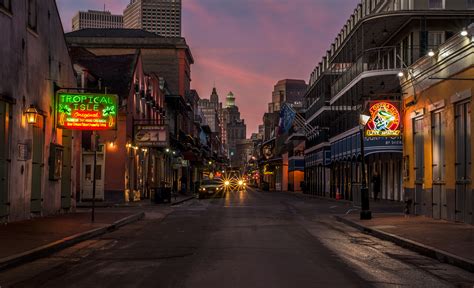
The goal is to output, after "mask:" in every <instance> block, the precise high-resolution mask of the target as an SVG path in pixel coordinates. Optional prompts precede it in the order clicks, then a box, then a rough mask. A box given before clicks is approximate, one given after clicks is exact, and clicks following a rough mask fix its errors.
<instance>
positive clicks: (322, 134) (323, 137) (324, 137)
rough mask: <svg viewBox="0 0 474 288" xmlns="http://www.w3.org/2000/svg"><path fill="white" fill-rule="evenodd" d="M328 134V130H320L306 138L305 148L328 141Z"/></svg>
mask: <svg viewBox="0 0 474 288" xmlns="http://www.w3.org/2000/svg"><path fill="white" fill-rule="evenodd" d="M329 136H330V134H329V130H327V129H323V130H320V131H319V133H318V134H317V135H313V136H311V137H309V138H308V139H307V140H306V148H310V147H312V146H315V145H318V144H320V143H323V142H329Z"/></svg>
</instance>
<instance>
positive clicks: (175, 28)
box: [123, 0, 181, 37]
mask: <svg viewBox="0 0 474 288" xmlns="http://www.w3.org/2000/svg"><path fill="white" fill-rule="evenodd" d="M123 16H124V28H130V29H143V30H146V31H149V32H153V33H157V34H159V35H161V36H164V37H181V0H131V1H130V4H128V6H127V8H125V10H124V11H123Z"/></svg>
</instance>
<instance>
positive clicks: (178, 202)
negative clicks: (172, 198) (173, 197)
mask: <svg viewBox="0 0 474 288" xmlns="http://www.w3.org/2000/svg"><path fill="white" fill-rule="evenodd" d="M195 198H196V197H195V196H189V197H188V198H184V199H182V200H179V201H176V202H172V203H171V206H175V205H178V204H181V203H183V202H186V201H189V200H191V199H195Z"/></svg>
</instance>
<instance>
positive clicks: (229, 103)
mask: <svg viewBox="0 0 474 288" xmlns="http://www.w3.org/2000/svg"><path fill="white" fill-rule="evenodd" d="M232 106H235V97H234V93H232V91H230V92H229V94H227V97H226V100H225V108H229V107H232Z"/></svg>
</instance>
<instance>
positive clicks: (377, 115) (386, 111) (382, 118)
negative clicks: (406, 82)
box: [365, 102, 400, 137]
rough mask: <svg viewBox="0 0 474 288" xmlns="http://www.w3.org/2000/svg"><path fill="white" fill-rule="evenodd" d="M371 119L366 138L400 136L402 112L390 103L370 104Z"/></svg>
mask: <svg viewBox="0 0 474 288" xmlns="http://www.w3.org/2000/svg"><path fill="white" fill-rule="evenodd" d="M369 112H370V119H369V122H367V125H366V130H365V136H366V137H396V136H400V112H399V111H398V108H397V107H396V106H395V105H394V104H392V103H390V102H373V103H371V104H370V110H369Z"/></svg>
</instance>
